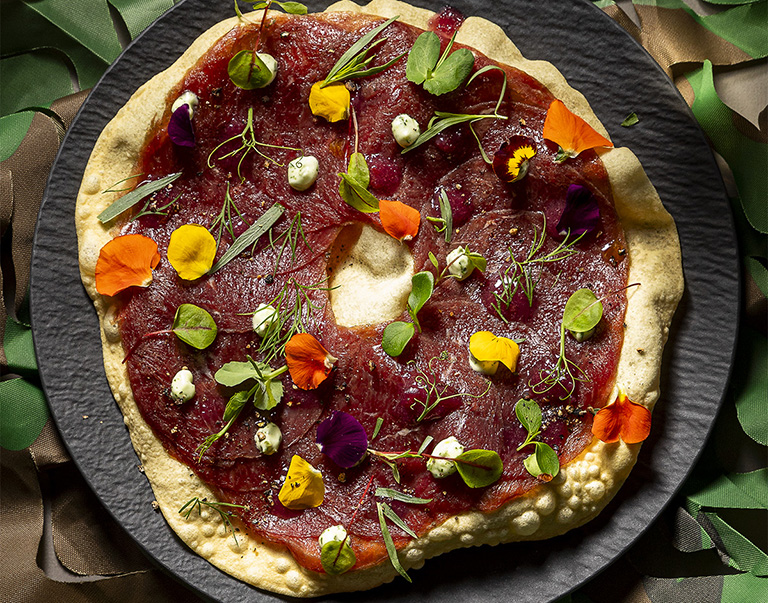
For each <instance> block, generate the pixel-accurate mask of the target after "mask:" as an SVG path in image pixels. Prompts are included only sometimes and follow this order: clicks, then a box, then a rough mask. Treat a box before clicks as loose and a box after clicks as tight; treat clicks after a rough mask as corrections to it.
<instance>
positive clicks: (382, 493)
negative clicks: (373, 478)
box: [374, 488, 432, 505]
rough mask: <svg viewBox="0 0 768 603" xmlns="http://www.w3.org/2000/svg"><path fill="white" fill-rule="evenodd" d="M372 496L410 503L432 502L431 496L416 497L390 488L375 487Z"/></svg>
mask: <svg viewBox="0 0 768 603" xmlns="http://www.w3.org/2000/svg"><path fill="white" fill-rule="evenodd" d="M374 496H377V497H379V498H391V499H392V500H398V501H400V502H404V503H408V504H411V505H426V504H429V503H431V502H432V499H431V498H418V497H416V496H411V495H410V494H406V493H405V492H399V491H397V490H393V489H392V488H376V492H375V493H374Z"/></svg>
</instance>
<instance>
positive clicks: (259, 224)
mask: <svg viewBox="0 0 768 603" xmlns="http://www.w3.org/2000/svg"><path fill="white" fill-rule="evenodd" d="M284 211H285V208H284V207H283V206H282V205H280V204H279V203H275V204H274V205H273V206H272V207H270V208H269V209H268V210H267V211H265V212H264V213H263V214H262V215H261V217H260V218H259V219H258V220H256V222H254V223H253V224H252V225H251V226H250V227H249V228H248V230H246V231H245V232H244V233H243V234H241V235H240V236H239V237H237V239H235V241H234V242H233V243H232V245H231V246H230V247H229V249H227V251H226V252H224V255H222V256H221V258H220V259H219V261H218V262H216V263H215V264H214V265H213V267H212V268H211V269H210V270H209V271H208V274H213V273H214V272H216V271H217V270H220V269H221V268H223V267H224V266H225V265H226V264H228V263H229V262H230V261H232V260H233V259H234V258H235V257H237V256H238V255H240V254H241V253H242V252H243V251H245V250H246V249H248V247H250V246H251V245H253V244H254V243H256V241H258V240H259V238H260V237H261V236H262V235H263V234H264V233H266V232H267V231H268V230H269V229H270V228H272V226H273V225H274V224H275V222H277V221H278V220H279V219H280V217H281V216H282V215H283V212H284Z"/></svg>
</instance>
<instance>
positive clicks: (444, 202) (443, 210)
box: [439, 189, 453, 243]
mask: <svg viewBox="0 0 768 603" xmlns="http://www.w3.org/2000/svg"><path fill="white" fill-rule="evenodd" d="M439 203H440V217H441V218H442V219H443V220H445V242H446V243H450V242H451V237H453V210H452V209H451V202H450V200H449V199H448V193H446V192H445V189H440V198H439Z"/></svg>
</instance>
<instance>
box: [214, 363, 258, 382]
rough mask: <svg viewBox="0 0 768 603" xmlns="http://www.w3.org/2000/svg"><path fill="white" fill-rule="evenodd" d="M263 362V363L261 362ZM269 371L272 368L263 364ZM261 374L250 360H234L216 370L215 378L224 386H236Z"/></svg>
mask: <svg viewBox="0 0 768 603" xmlns="http://www.w3.org/2000/svg"><path fill="white" fill-rule="evenodd" d="M259 364H261V363H259ZM262 366H263V367H264V368H266V369H267V370H268V371H270V370H271V369H270V368H269V367H268V366H267V365H266V364H263V365H262ZM260 376H261V374H260V373H258V372H257V371H256V368H255V367H254V366H253V364H251V363H250V362H238V361H236V360H233V361H232V362H227V363H226V364H224V365H222V367H221V368H220V369H219V370H218V371H216V374H214V376H213V378H214V379H215V380H216V383H219V384H221V385H223V386H224V387H235V386H237V385H240V384H241V383H243V382H244V381H247V380H248V379H256V378H258V377H260Z"/></svg>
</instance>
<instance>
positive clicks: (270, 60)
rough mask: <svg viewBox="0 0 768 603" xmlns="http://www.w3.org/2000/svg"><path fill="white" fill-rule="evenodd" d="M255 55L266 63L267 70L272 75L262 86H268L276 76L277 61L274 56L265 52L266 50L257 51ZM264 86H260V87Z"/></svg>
mask: <svg viewBox="0 0 768 603" xmlns="http://www.w3.org/2000/svg"><path fill="white" fill-rule="evenodd" d="M256 56H257V57H259V58H260V59H261V62H262V63H264V65H266V67H267V69H269V72H270V73H271V74H272V77H270V78H269V81H268V82H267V83H266V84H264V86H269V85H270V84H271V83H272V82H274V81H275V78H276V77H277V61H276V60H275V57H273V56H272V55H271V54H267V53H266V52H257V53H256ZM264 86H261V87H262V88H263V87H264Z"/></svg>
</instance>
